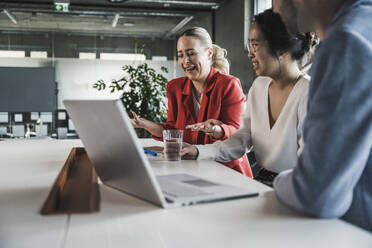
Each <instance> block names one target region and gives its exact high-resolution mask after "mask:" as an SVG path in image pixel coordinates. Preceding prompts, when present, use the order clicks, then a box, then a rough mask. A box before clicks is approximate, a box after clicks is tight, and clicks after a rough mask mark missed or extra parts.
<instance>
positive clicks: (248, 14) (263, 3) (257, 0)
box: [244, 0, 272, 52]
mask: <svg viewBox="0 0 372 248" xmlns="http://www.w3.org/2000/svg"><path fill="white" fill-rule="evenodd" d="M271 7H272V0H254V1H251V0H245V2H244V51H246V52H248V50H247V45H248V36H249V29H250V26H251V22H252V18H253V16H254V15H256V14H258V13H261V12H262V11H264V10H265V9H270V8H271Z"/></svg>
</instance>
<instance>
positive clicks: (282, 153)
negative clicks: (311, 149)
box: [182, 9, 311, 185]
mask: <svg viewBox="0 0 372 248" xmlns="http://www.w3.org/2000/svg"><path fill="white" fill-rule="evenodd" d="M310 43H311V36H310V34H299V35H297V36H293V35H290V34H289V33H288V32H287V30H286V27H285V25H284V23H283V21H282V20H281V18H280V16H279V15H278V14H275V13H273V12H272V10H271V9H270V10H266V11H264V12H263V13H260V14H258V15H256V16H255V18H254V21H253V22H252V25H251V29H250V30H249V42H248V51H249V52H248V57H249V59H250V60H251V61H252V64H253V70H254V71H255V72H256V74H257V75H258V77H257V79H256V80H255V81H254V82H253V85H252V87H251V88H250V90H249V93H248V101H247V107H246V112H245V113H244V115H243V118H242V119H243V124H244V125H243V127H242V128H241V129H239V130H238V131H237V132H236V133H234V135H232V136H231V137H230V138H229V139H227V140H225V141H222V142H215V143H214V144H211V145H206V146H200V145H198V146H196V147H195V146H189V147H186V148H184V149H183V151H182V154H187V155H189V156H191V157H194V158H198V159H206V158H214V159H216V160H217V161H221V162H228V161H231V160H234V159H236V158H239V157H240V156H242V155H243V154H244V153H245V151H246V150H247V149H248V148H250V147H251V146H253V150H254V153H255V155H256V159H257V162H258V164H259V165H260V166H262V169H261V170H260V171H259V172H258V174H257V175H256V176H255V179H257V180H259V181H261V182H263V183H266V184H269V185H270V184H271V183H272V181H273V179H274V177H275V176H276V174H277V173H279V172H281V171H284V170H287V169H291V168H293V167H294V166H295V165H296V162H297V156H298V155H299V154H300V153H301V151H302V148H303V143H302V123H303V121H304V119H305V115H306V102H307V94H308V87H309V78H308V76H306V75H303V74H302V73H301V72H300V70H299V68H298V65H297V62H296V60H298V59H300V58H301V57H302V56H303V55H304V54H305V52H306V51H308V50H309V48H310ZM211 124H212V126H213V127H215V126H216V125H219V124H218V123H216V121H215V120H207V121H204V122H202V123H198V124H197V125H193V127H192V128H193V129H202V128H204V127H208V126H211Z"/></svg>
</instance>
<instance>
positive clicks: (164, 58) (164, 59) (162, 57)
mask: <svg viewBox="0 0 372 248" xmlns="http://www.w3.org/2000/svg"><path fill="white" fill-rule="evenodd" d="M151 60H152V61H167V56H152V58H151Z"/></svg>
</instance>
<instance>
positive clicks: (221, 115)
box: [132, 27, 252, 177]
mask: <svg viewBox="0 0 372 248" xmlns="http://www.w3.org/2000/svg"><path fill="white" fill-rule="evenodd" d="M177 54H178V64H179V66H180V67H181V69H182V70H183V72H184V73H185V75H186V76H185V77H181V78H176V79H173V80H171V81H170V82H168V84H167V98H168V117H167V122H166V123H165V124H159V123H154V122H152V121H149V120H146V119H143V118H139V117H137V116H136V114H135V113H133V116H134V118H133V119H132V123H133V126H134V127H135V128H144V129H146V130H147V131H149V132H150V133H151V134H152V135H153V137H154V138H155V139H158V140H161V139H162V131H163V130H164V129H180V130H184V137H183V140H184V142H187V143H190V144H210V143H213V142H215V141H216V140H224V139H227V138H228V137H230V136H231V135H232V134H233V133H234V132H235V131H236V130H237V129H238V128H239V126H240V115H241V114H242V113H243V108H244V101H245V96H244V94H243V90H242V87H241V84H240V81H239V79H238V78H236V77H233V76H230V75H226V74H222V73H220V72H219V71H217V70H216V69H219V70H221V71H224V72H225V73H226V72H227V73H228V66H226V65H228V62H227V60H226V58H225V55H226V51H225V50H224V49H222V48H220V47H218V46H216V45H213V44H212V41H211V38H210V36H209V34H208V32H207V31H206V30H205V29H203V28H200V27H196V28H191V29H188V30H186V31H185V32H183V33H182V35H181V36H180V37H179V39H178V41H177ZM209 119H215V120H216V122H218V124H217V125H216V126H215V128H214V129H213V130H211V131H210V132H208V133H206V132H202V131H193V130H192V128H186V127H187V126H189V127H190V125H193V124H196V123H200V122H203V121H206V120H209ZM191 127H192V126H191ZM224 165H226V166H228V167H230V168H232V169H234V170H237V171H239V172H241V173H243V174H244V175H247V176H249V177H252V173H251V169H250V166H249V162H248V159H247V156H246V155H244V156H243V157H241V158H240V159H237V160H234V161H231V162H228V163H224Z"/></svg>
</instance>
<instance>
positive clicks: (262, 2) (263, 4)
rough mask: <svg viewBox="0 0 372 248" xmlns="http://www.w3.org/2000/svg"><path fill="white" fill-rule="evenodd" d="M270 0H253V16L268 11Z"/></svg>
mask: <svg viewBox="0 0 372 248" xmlns="http://www.w3.org/2000/svg"><path fill="white" fill-rule="evenodd" d="M271 4H272V0H255V1H254V14H255V15H256V14H258V13H261V12H263V11H264V10H265V9H270V8H271Z"/></svg>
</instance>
